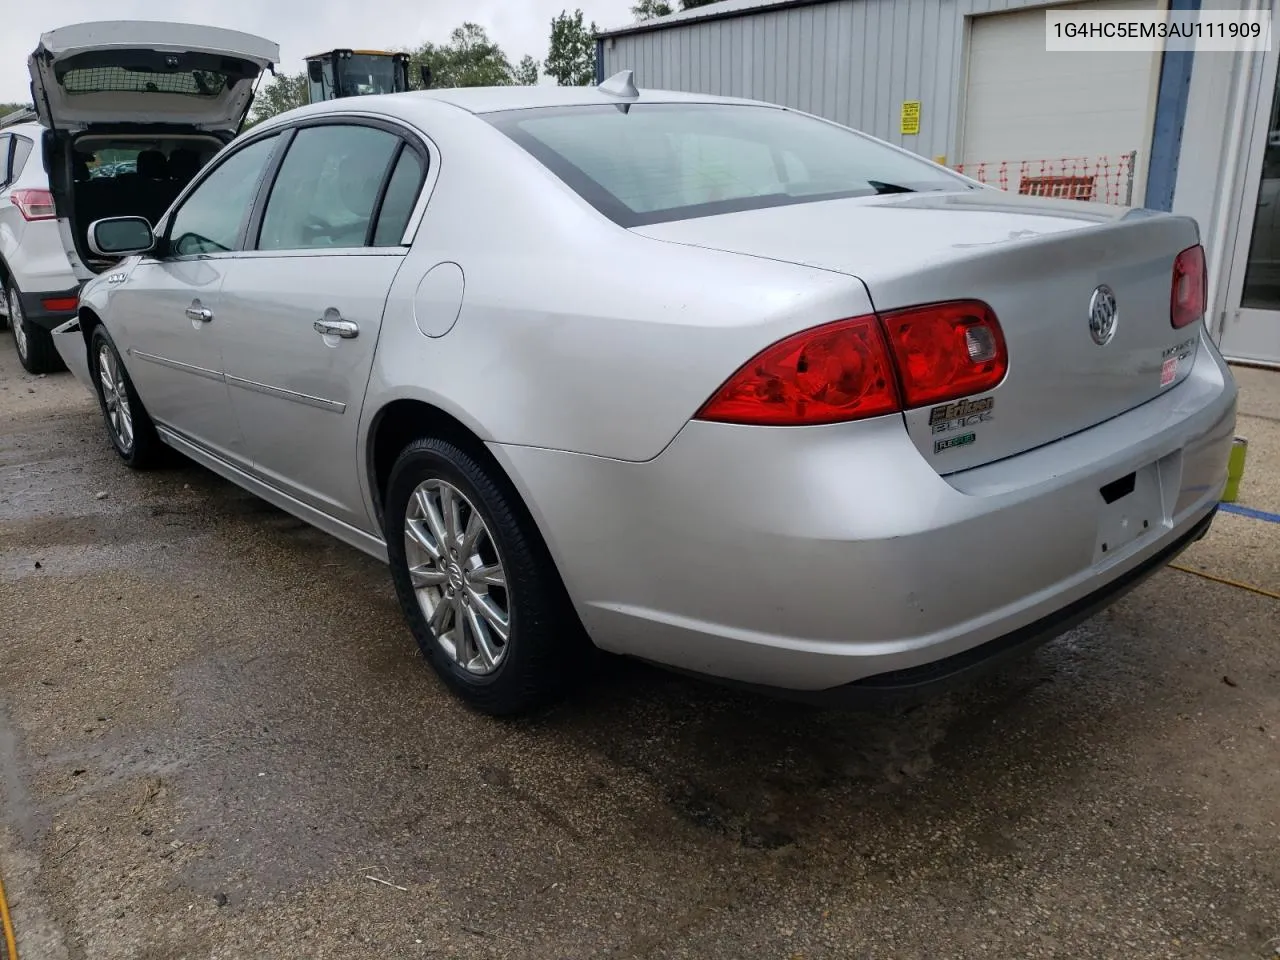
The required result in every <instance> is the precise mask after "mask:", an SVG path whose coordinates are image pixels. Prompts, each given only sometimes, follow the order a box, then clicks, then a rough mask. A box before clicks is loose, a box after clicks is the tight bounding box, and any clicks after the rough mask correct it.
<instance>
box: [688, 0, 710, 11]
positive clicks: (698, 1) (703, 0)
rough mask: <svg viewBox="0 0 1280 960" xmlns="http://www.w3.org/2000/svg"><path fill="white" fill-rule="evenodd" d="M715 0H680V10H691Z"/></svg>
mask: <svg viewBox="0 0 1280 960" xmlns="http://www.w3.org/2000/svg"><path fill="white" fill-rule="evenodd" d="M715 2H716V0H680V9H681V10H692V9H694V7H705V6H706V5H707V4H708V3H715Z"/></svg>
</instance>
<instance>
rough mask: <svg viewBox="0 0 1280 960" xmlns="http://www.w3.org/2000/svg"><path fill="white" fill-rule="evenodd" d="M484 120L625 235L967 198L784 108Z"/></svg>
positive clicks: (884, 151) (920, 169) (863, 141)
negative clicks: (911, 197)
mask: <svg viewBox="0 0 1280 960" xmlns="http://www.w3.org/2000/svg"><path fill="white" fill-rule="evenodd" d="M485 119H486V120H488V121H489V122H490V123H491V124H493V125H494V126H495V127H497V128H498V129H499V130H500V131H502V132H503V133H505V134H506V135H507V136H509V137H511V139H513V140H514V141H515V142H516V143H518V144H520V145H521V146H522V147H524V148H525V149H526V150H528V151H529V152H530V153H531V154H533V156H534V157H536V158H537V159H538V160H540V161H541V162H542V163H543V164H544V165H545V166H547V167H548V168H549V169H551V171H552V172H553V173H555V174H556V175H557V176H559V177H560V178H561V179H562V180H563V181H564V182H565V183H566V184H567V185H568V186H569V187H571V188H572V189H573V190H574V191H575V192H577V193H578V194H579V195H580V196H582V197H583V199H585V200H587V201H588V202H589V203H591V204H592V205H593V206H595V207H596V209H598V210H599V211H600V212H601V213H603V214H605V215H606V216H608V217H610V218H611V219H613V220H614V221H615V222H617V223H619V224H621V225H623V226H627V227H632V226H639V225H642V224H647V223H660V222H663V221H667V220H683V219H688V218H691V217H704V216H714V215H716V214H720V213H732V212H735V211H738V210H754V209H760V208H763V207H774V206H782V205H786V204H793V203H805V202H808V201H814V200H829V199H837V198H841V197H860V196H871V195H873V194H877V193H902V192H914V191H928V190H967V189H972V188H971V187H970V186H969V185H968V184H967V182H966V181H964V180H962V179H961V178H960V177H958V176H955V175H953V174H950V173H948V172H947V171H944V170H939V169H938V168H937V167H934V166H932V165H931V164H929V163H926V162H925V161H924V160H921V159H918V158H916V157H913V156H911V155H910V154H906V153H903V152H901V151H898V150H895V149H893V148H891V147H889V146H888V145H886V144H883V143H880V142H879V141H877V140H874V139H872V138H871V137H867V136H863V135H862V134H859V133H856V132H854V131H852V130H849V129H847V128H844V127H839V126H836V125H834V124H830V123H826V122H824V121H822V120H818V119H815V118H813V117H808V116H805V115H803V114H798V113H795V112H793V111H790V110H785V109H782V108H779V107H769V106H752V105H747V104H721V103H639V104H632V105H630V106H629V108H628V109H626V110H622V109H619V108H618V107H615V106H599V107H598V106H576V107H552V108H546V109H537V110H512V111H503V112H497V113H492V114H489V115H488V116H486V117H485Z"/></svg>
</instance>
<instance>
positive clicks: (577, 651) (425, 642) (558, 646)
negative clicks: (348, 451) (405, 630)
mask: <svg viewBox="0 0 1280 960" xmlns="http://www.w3.org/2000/svg"><path fill="white" fill-rule="evenodd" d="M384 525H385V530H384V532H385V535H386V540H387V553H388V556H389V559H390V561H391V575H392V579H393V580H394V581H395V588H396V594H397V596H398V597H399V599H400V605H401V608H402V609H403V611H404V615H405V618H406V619H407V620H408V621H409V627H410V629H411V630H412V631H413V635H414V638H415V639H416V640H417V641H418V646H419V647H420V648H421V649H422V653H423V655H424V656H425V657H426V658H427V660H428V661H429V662H430V663H431V666H432V667H434V668H435V670H436V672H437V673H438V674H439V675H440V677H441V678H442V679H443V680H444V682H445V683H446V684H447V685H448V686H449V687H450V688H451V689H452V690H453V691H454V692H455V693H457V694H458V695H460V696H461V697H462V699H463V700H465V701H466V702H467V703H469V704H470V705H471V706H473V707H475V708H477V709H479V710H481V711H483V712H485V713H489V714H493V715H509V714H515V713H523V712H526V711H528V710H530V709H532V708H534V707H537V706H541V705H543V704H545V703H547V702H549V701H551V700H553V699H555V698H556V697H557V696H558V695H560V694H561V693H562V692H563V691H564V690H565V689H566V687H567V686H568V684H569V683H570V682H571V681H572V680H574V679H576V678H577V677H578V676H579V675H580V674H581V672H582V668H583V667H584V666H585V665H586V664H587V663H588V662H589V658H590V656H591V651H592V649H593V648H592V647H591V644H590V643H589V642H588V641H587V640H586V638H585V636H584V635H583V631H582V628H581V626H580V624H579V623H578V619H577V616H576V614H575V613H574V611H573V607H572V605H571V603H570V602H569V597H568V594H567V593H566V591H565V589H564V586H563V585H562V583H561V582H560V577H559V575H558V574H557V572H556V569H555V565H554V564H553V563H552V561H551V557H550V555H549V554H548V553H547V550H546V546H545V545H544V544H543V542H542V538H541V536H540V535H539V534H538V531H537V529H536V528H535V526H534V524H533V521H532V519H531V518H530V517H529V516H528V513H527V511H526V510H525V509H524V505H523V504H522V503H520V501H519V498H518V496H517V495H516V493H515V491H514V490H513V489H512V488H511V485H510V483H509V482H507V480H506V478H505V477H503V476H501V475H500V474H498V475H495V474H494V473H493V472H491V470H490V469H489V468H487V467H486V466H484V465H482V464H481V463H480V462H479V461H478V460H477V459H476V458H475V457H474V456H472V455H471V454H470V453H468V452H467V451H466V450H463V449H462V448H460V447H458V446H456V445H454V444H452V443H450V442H448V441H446V440H441V439H436V438H432V439H423V440H417V441H415V442H414V443H412V444H410V445H409V446H408V447H406V448H405V450H404V452H402V453H401V454H400V457H399V459H398V460H396V463H395V466H394V467H393V468H392V470H391V478H390V481H389V482H388V484H387V496H386V511H385V519H384Z"/></svg>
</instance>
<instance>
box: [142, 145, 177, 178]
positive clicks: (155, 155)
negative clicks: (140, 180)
mask: <svg viewBox="0 0 1280 960" xmlns="http://www.w3.org/2000/svg"><path fill="white" fill-rule="evenodd" d="M138 176H140V177H145V178H146V179H148V180H163V179H165V178H166V177H168V176H169V161H168V160H167V159H165V155H164V154H163V153H161V152H160V151H159V150H143V151H142V152H141V153H140V154H138Z"/></svg>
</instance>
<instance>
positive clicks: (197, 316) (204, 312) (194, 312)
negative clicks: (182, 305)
mask: <svg viewBox="0 0 1280 960" xmlns="http://www.w3.org/2000/svg"><path fill="white" fill-rule="evenodd" d="M187 316H188V317H190V318H191V319H192V320H199V321H201V322H203V323H208V322H209V321H210V320H212V319H213V311H212V310H210V309H208V308H207V307H187Z"/></svg>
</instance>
